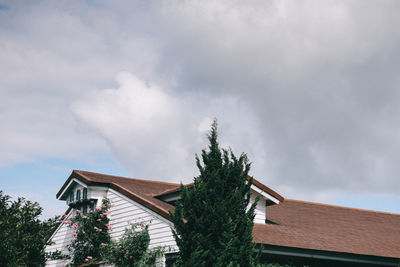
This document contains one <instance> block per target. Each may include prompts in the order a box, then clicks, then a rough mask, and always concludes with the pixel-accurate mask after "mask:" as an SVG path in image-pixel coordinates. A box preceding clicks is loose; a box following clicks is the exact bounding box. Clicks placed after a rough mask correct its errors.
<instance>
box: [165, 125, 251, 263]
mask: <svg viewBox="0 0 400 267" xmlns="http://www.w3.org/2000/svg"><path fill="white" fill-rule="evenodd" d="M208 139H209V142H210V144H209V151H206V150H202V154H201V160H200V159H199V157H198V156H197V155H196V162H197V167H198V169H199V171H200V175H199V176H198V177H196V178H194V185H193V186H191V187H190V186H189V187H185V186H183V185H181V199H180V200H179V201H178V203H177V205H176V207H175V211H174V213H173V214H172V213H171V214H170V215H171V219H172V222H173V223H174V229H173V234H174V237H175V240H176V242H177V245H178V247H179V259H178V262H177V264H178V265H180V266H242V267H246V266H252V265H253V264H254V243H252V239H253V238H252V229H253V219H254V216H255V214H254V212H255V207H256V203H257V201H258V200H257V201H256V202H255V203H253V204H251V205H250V187H251V185H252V180H251V179H250V180H249V181H248V180H247V177H248V172H249V170H250V163H249V162H248V159H247V156H246V154H244V153H242V154H241V155H240V157H239V158H237V157H235V155H234V154H233V153H232V151H231V150H226V149H220V147H219V144H218V141H217V122H216V121H214V123H213V124H212V128H211V133H210V134H209V136H208ZM249 205H250V208H249V209H248V207H249Z"/></svg>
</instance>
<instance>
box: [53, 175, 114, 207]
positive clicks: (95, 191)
mask: <svg viewBox="0 0 400 267" xmlns="http://www.w3.org/2000/svg"><path fill="white" fill-rule="evenodd" d="M107 190H108V188H107V187H105V186H101V185H87V184H85V183H84V182H82V181H81V180H80V179H79V177H71V179H70V180H69V182H68V184H67V185H66V186H65V187H64V188H63V190H62V191H60V194H59V195H58V199H59V200H64V201H65V202H66V204H67V205H68V206H69V207H71V208H74V209H79V210H81V211H82V212H83V213H86V212H88V211H89V210H94V209H95V208H96V206H97V204H98V203H101V199H102V198H103V197H104V195H105V194H106V193H107Z"/></svg>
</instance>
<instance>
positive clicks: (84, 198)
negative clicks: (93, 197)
mask: <svg viewBox="0 0 400 267" xmlns="http://www.w3.org/2000/svg"><path fill="white" fill-rule="evenodd" d="M82 199H83V200H86V199H87V188H83V196H82Z"/></svg>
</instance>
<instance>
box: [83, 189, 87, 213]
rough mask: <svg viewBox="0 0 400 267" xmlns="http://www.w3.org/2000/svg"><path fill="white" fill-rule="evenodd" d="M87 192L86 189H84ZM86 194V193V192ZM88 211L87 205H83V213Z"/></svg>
mask: <svg viewBox="0 0 400 267" xmlns="http://www.w3.org/2000/svg"><path fill="white" fill-rule="evenodd" d="M84 192H85V191H84ZM84 195H85V194H84ZM86 213H87V205H83V214H86Z"/></svg>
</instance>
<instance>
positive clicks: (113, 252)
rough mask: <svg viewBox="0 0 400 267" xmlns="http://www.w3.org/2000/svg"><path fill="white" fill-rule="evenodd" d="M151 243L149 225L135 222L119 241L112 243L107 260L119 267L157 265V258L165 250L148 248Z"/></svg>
mask: <svg viewBox="0 0 400 267" xmlns="http://www.w3.org/2000/svg"><path fill="white" fill-rule="evenodd" d="M149 244H150V235H149V231H148V225H146V226H145V225H144V224H142V223H139V224H134V225H132V227H131V229H126V230H125V233H124V235H123V236H122V237H121V238H120V240H119V241H118V242H115V241H113V242H112V243H111V245H110V246H109V248H110V250H109V253H108V259H107V260H108V262H112V263H114V264H115V265H116V266H117V267H119V266H121V267H124V266H127V267H128V266H131V267H139V266H155V263H156V259H157V257H159V256H161V255H162V254H163V250H162V249H160V248H157V249H154V250H148V249H147V248H148V246H149Z"/></svg>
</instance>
